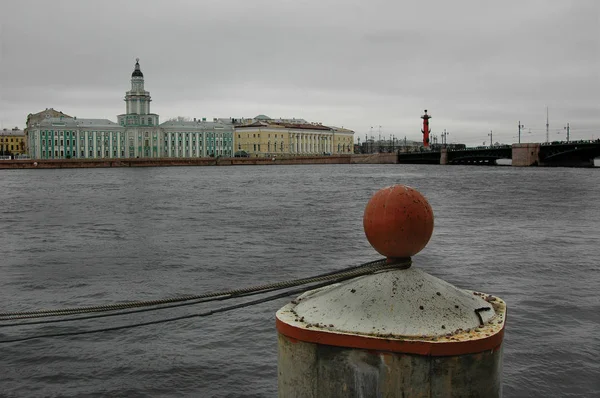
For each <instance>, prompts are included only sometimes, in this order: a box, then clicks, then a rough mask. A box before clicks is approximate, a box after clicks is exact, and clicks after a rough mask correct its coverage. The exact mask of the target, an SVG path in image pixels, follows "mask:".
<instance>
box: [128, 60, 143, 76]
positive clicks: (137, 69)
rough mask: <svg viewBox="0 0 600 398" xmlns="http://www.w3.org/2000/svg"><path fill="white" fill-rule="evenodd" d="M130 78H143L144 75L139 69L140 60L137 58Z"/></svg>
mask: <svg viewBox="0 0 600 398" xmlns="http://www.w3.org/2000/svg"><path fill="white" fill-rule="evenodd" d="M131 77H144V74H143V73H142V70H141V69H140V59H139V58H136V59H135V69H134V70H133V73H132V74H131Z"/></svg>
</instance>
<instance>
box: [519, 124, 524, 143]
mask: <svg viewBox="0 0 600 398" xmlns="http://www.w3.org/2000/svg"><path fill="white" fill-rule="evenodd" d="M522 128H525V126H523V125H522V124H521V121H520V120H519V144H520V143H521V129H522Z"/></svg>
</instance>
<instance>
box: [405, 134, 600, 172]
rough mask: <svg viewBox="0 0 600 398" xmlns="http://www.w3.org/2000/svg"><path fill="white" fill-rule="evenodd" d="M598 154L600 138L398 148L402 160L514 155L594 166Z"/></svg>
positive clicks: (519, 161)
mask: <svg viewBox="0 0 600 398" xmlns="http://www.w3.org/2000/svg"><path fill="white" fill-rule="evenodd" d="M597 157H600V140H596V141H574V142H553V143H543V144H539V143H530V144H513V145H502V146H494V147H477V148H466V149H458V150H456V149H454V150H453V149H446V148H441V149H439V150H433V151H422V152H409V153H403V152H398V163H400V164H443V165H445V164H471V165H495V164H497V160H499V159H511V160H512V165H513V166H548V167H551V166H563V167H593V166H594V158H597Z"/></svg>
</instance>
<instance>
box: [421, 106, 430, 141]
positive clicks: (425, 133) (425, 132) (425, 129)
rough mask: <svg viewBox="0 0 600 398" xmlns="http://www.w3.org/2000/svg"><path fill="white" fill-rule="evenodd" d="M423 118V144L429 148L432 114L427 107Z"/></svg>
mask: <svg viewBox="0 0 600 398" xmlns="http://www.w3.org/2000/svg"><path fill="white" fill-rule="evenodd" d="M421 119H423V129H422V130H421V132H422V133H423V146H424V147H425V148H427V147H428V146H429V119H431V116H429V115H428V114H427V109H425V114H424V115H423V116H421Z"/></svg>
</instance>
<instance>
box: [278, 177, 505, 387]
mask: <svg viewBox="0 0 600 398" xmlns="http://www.w3.org/2000/svg"><path fill="white" fill-rule="evenodd" d="M363 223H364V227H365V233H366V235H367V239H368V240H369V242H370V243H371V245H372V246H373V247H374V248H375V249H376V250H377V251H378V252H379V253H381V254H383V255H384V256H386V257H387V258H388V261H389V262H398V263H399V264H406V263H407V260H408V257H410V256H413V255H414V254H416V253H418V252H419V251H420V250H422V249H423V248H424V247H425V245H426V244H427V242H428V241H429V239H430V237H431V234H432V232H433V212H432V210H431V207H430V206H429V203H428V202H427V200H426V199H425V198H424V197H423V196H422V195H421V194H420V193H419V192H417V191H416V190H414V189H412V188H409V187H406V186H402V185H396V186H393V187H388V188H384V189H382V190H380V191H379V192H377V193H376V194H375V195H374V196H373V198H372V199H371V200H370V201H369V203H368V205H367V208H366V210H365V215H364V219H363ZM403 259H404V261H402V260H403ZM408 264H410V263H408ZM409 266H410V265H409ZM505 318H506V305H505V303H504V302H503V301H502V300H501V299H499V298H497V297H493V296H491V295H488V294H484V293H478V292H473V291H467V290H463V289H459V288H457V287H455V286H453V285H450V284H449V283H447V282H444V281H443V280H441V279H438V278H436V277H434V276H431V275H429V274H427V273H425V272H423V271H420V270H418V269H415V268H404V269H393V270H390V271H382V272H379V273H375V274H370V275H366V276H361V277H357V278H354V279H351V280H347V281H344V282H340V283H337V284H334V285H330V286H326V287H324V288H320V289H316V290H312V291H309V292H306V293H304V294H303V295H301V296H300V297H298V298H297V299H296V300H294V301H292V302H291V303H290V304H288V305H286V306H284V307H283V308H281V309H280V310H279V311H278V312H277V316H276V322H277V330H278V340H279V341H278V348H279V354H278V388H279V397H281V398H287V397H294V398H296V397H311V398H313V397H314V398H317V397H318V398H326V397H498V396H501V394H502V386H501V375H502V339H503V336H504V323H505Z"/></svg>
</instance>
